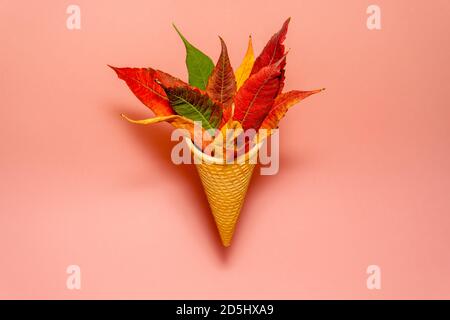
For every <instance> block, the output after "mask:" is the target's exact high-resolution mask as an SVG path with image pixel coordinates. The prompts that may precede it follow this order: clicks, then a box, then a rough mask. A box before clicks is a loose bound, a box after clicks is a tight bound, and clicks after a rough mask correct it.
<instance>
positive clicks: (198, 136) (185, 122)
mask: <svg viewBox="0 0 450 320" xmlns="http://www.w3.org/2000/svg"><path fill="white" fill-rule="evenodd" d="M122 117H123V118H124V119H126V120H127V121H128V122H131V123H134V124H141V125H148V124H154V123H159V122H168V123H170V124H171V125H172V126H174V127H175V128H177V129H185V130H187V132H189V136H188V138H190V139H191V140H192V141H202V142H203V130H199V131H196V130H194V121H192V120H190V119H187V118H185V117H182V116H180V115H176V114H174V115H170V116H164V117H153V118H148V119H143V120H133V119H130V118H129V117H127V116H126V115H124V114H122ZM204 146H205V145H204ZM202 148H203V147H202Z"/></svg>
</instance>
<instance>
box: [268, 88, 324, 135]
mask: <svg viewBox="0 0 450 320" xmlns="http://www.w3.org/2000/svg"><path fill="white" fill-rule="evenodd" d="M323 90H325V89H318V90H312V91H298V90H293V91H289V92H286V93H282V94H280V95H279V96H278V97H277V98H276V99H275V102H274V104H273V107H272V108H271V109H270V111H269V113H268V115H267V116H266V118H265V119H264V121H263V123H262V124H261V127H260V129H268V130H270V129H274V128H277V127H278V123H279V122H280V120H281V119H282V118H283V117H284V116H285V114H286V112H287V111H288V110H289V108H291V107H292V106H294V105H295V104H297V103H299V102H300V101H301V100H303V99H305V98H307V97H309V96H311V95H313V94H316V93H319V92H321V91H323Z"/></svg>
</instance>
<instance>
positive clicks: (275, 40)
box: [250, 18, 291, 93]
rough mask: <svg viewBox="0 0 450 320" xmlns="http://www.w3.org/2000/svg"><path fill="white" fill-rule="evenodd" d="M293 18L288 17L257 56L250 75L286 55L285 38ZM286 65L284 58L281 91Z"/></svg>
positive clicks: (281, 68) (281, 67)
mask: <svg viewBox="0 0 450 320" xmlns="http://www.w3.org/2000/svg"><path fill="white" fill-rule="evenodd" d="M290 20H291V18H288V19H287V20H286V21H285V22H284V23H283V26H282V27H281V29H280V31H278V32H277V33H275V34H274V35H273V36H272V38H271V39H270V40H269V42H267V44H266V46H265V47H264V49H263V51H262V52H261V54H260V55H259V56H258V57H257V58H256V60H255V63H254V64H253V68H252V72H251V73H250V75H252V74H255V73H257V72H258V71H259V70H261V69H262V68H264V67H266V66H268V65H271V64H273V63H275V62H276V61H278V60H280V59H281V58H282V57H283V56H284V55H285V52H284V44H283V42H284V40H285V39H286V34H287V31H288V25H289V22H290ZM285 66H286V60H284V61H283V62H282V64H281V66H280V70H281V77H280V90H279V92H278V93H281V90H282V89H283V85H284V67H285Z"/></svg>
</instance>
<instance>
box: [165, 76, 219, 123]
mask: <svg viewBox="0 0 450 320" xmlns="http://www.w3.org/2000/svg"><path fill="white" fill-rule="evenodd" d="M161 87H162V88H163V90H164V91H165V92H166V95H167V97H168V99H169V103H170V105H171V106H172V108H173V110H174V111H175V112H176V113H177V114H179V115H181V116H183V117H185V118H188V119H191V120H192V121H200V122H201V123H202V127H203V128H204V129H205V130H209V129H216V128H217V127H218V126H219V124H220V122H221V120H222V108H221V106H219V105H218V104H217V103H215V102H213V101H212V100H211V99H210V98H209V97H208V95H206V94H202V92H201V91H200V90H198V89H196V88H192V87H166V86H164V85H163V84H161Z"/></svg>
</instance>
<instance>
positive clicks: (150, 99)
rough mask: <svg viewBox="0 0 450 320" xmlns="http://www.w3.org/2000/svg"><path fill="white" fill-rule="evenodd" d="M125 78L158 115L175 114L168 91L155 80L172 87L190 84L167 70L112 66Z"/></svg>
mask: <svg viewBox="0 0 450 320" xmlns="http://www.w3.org/2000/svg"><path fill="white" fill-rule="evenodd" d="M110 67H111V68H112V69H113V70H114V71H115V72H116V73H117V75H118V77H119V78H120V79H122V80H124V81H125V82H126V83H127V85H128V87H129V88H130V89H131V91H132V92H133V93H134V95H135V96H136V97H137V98H138V99H139V100H140V101H141V102H142V103H143V104H145V105H146V106H147V107H149V108H150V109H151V110H152V111H153V112H154V113H155V115H156V116H167V115H172V114H174V112H173V110H172V108H171V107H170V104H169V100H168V99H167V96H166V93H165V92H164V90H163V89H162V88H161V86H160V85H159V84H158V83H156V81H155V80H159V81H160V82H161V83H162V84H164V85H166V86H171V87H184V86H188V84H187V83H185V82H183V81H182V80H180V79H177V78H175V77H173V76H171V75H170V74H167V73H165V72H162V71H159V70H154V69H152V68H116V67H112V66H110Z"/></svg>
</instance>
